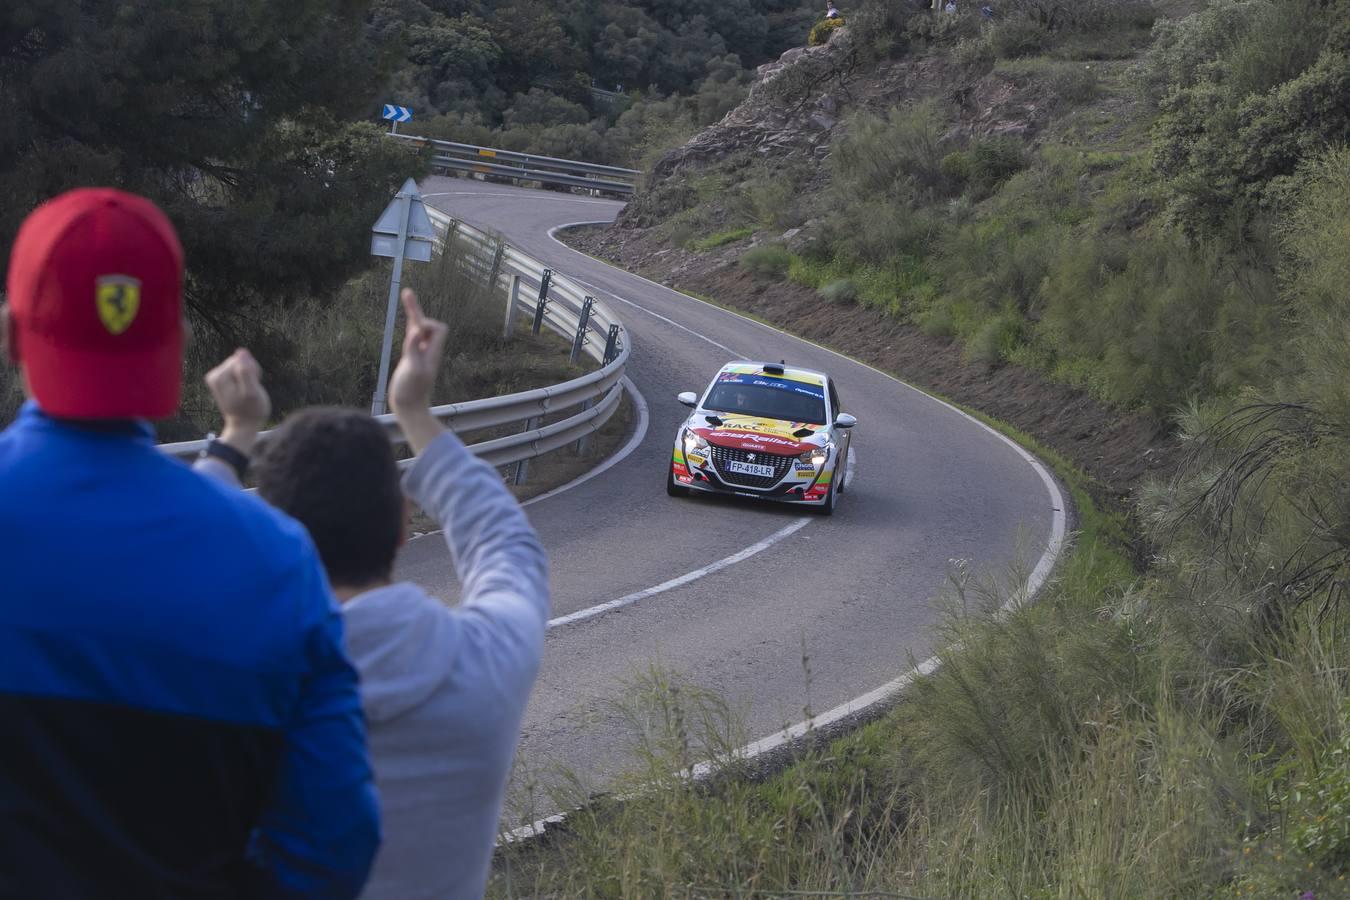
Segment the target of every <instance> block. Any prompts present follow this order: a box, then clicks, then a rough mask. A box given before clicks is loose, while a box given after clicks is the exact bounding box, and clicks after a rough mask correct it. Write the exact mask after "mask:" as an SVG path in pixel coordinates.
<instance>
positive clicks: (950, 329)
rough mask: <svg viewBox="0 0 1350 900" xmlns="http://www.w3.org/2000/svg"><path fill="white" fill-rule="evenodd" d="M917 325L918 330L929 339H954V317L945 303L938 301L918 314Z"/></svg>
mask: <svg viewBox="0 0 1350 900" xmlns="http://www.w3.org/2000/svg"><path fill="white" fill-rule="evenodd" d="M918 323H919V330H920V331H922V332H923V333H924V334H926V335H928V336H929V337H935V338H954V337H956V317H955V316H954V315H953V314H952V308H951V306H950V305H949V304H948V303H947V302H945V301H941V300H940V301H938V302H937V303H935V304H933V305H932V306H931V307H929V308H928V309H926V310H924V311H923V312H921V313H919V316H918Z"/></svg>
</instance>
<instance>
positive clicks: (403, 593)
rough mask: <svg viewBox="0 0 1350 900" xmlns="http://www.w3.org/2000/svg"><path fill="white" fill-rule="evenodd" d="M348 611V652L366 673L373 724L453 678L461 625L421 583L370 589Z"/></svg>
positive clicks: (365, 698) (364, 690) (364, 694)
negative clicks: (424, 589) (452, 671)
mask: <svg viewBox="0 0 1350 900" xmlns="http://www.w3.org/2000/svg"><path fill="white" fill-rule="evenodd" d="M342 613H343V618H344V619H345V625H346V632H347V653H348V655H349V656H350V657H351V660H352V663H353V664H354V665H355V666H356V670H357V672H359V673H360V675H361V705H362V706H363V707H364V708H365V711H366V717H367V718H368V719H369V720H370V721H372V722H383V721H387V720H389V719H393V718H396V717H397V716H400V715H402V714H403V713H405V712H407V711H408V710H410V709H412V708H413V707H416V706H419V705H420V704H422V703H423V702H425V701H426V700H427V698H428V697H430V696H431V695H432V694H433V693H435V691H436V690H437V689H438V688H439V687H440V686H441V685H442V684H444V683H445V682H446V680H447V679H448V678H449V677H450V673H451V670H452V669H453V667H454V664H455V658H456V656H457V655H458V650H459V638H460V629H459V625H458V623H457V622H456V621H455V617H454V616H452V615H450V614H449V613H450V610H449V609H448V608H447V607H446V606H445V605H444V604H442V603H440V602H439V601H437V600H435V599H433V598H431V597H430V596H428V595H427V593H426V592H425V591H423V590H422V589H421V588H419V587H418V586H417V585H415V584H411V583H408V582H404V583H401V584H393V585H390V586H389V587H384V588H378V589H377V590H373V591H367V592H366V593H364V594H361V595H359V596H357V597H356V598H355V599H353V600H351V601H350V602H348V603H347V604H346V605H345V606H343V608H342Z"/></svg>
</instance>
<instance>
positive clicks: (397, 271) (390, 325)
mask: <svg viewBox="0 0 1350 900" xmlns="http://www.w3.org/2000/svg"><path fill="white" fill-rule="evenodd" d="M398 200H399V204H400V206H399V228H398V247H397V252H395V254H394V277H393V279H392V280H391V281H390V284H389V310H388V312H386V313H385V317H384V347H383V348H382V349H381V351H380V377H379V381H378V382H376V385H375V398H374V401H373V402H372V403H371V405H370V414H371V415H372V416H382V415H384V414H385V413H386V412H388V411H389V410H388V404H387V403H386V399H387V392H388V388H389V358H390V356H392V355H393V350H394V320H395V317H396V316H397V315H398V291H399V282H400V281H401V280H402V279H403V254H404V253H406V252H407V249H408V220H409V219H410V218H411V217H412V198H411V197H409V196H408V194H407V193H406V192H403V191H400V192H399V195H398Z"/></svg>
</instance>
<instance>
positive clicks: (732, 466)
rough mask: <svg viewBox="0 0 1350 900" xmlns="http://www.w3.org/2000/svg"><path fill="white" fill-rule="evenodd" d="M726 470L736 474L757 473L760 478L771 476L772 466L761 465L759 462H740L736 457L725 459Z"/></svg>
mask: <svg viewBox="0 0 1350 900" xmlns="http://www.w3.org/2000/svg"><path fill="white" fill-rule="evenodd" d="M727 470H728V471H730V472H735V473H736V474H737V475H758V476H759V477H760V478H772V477H773V466H761V465H760V464H759V463H748V462H741V461H740V460H738V459H731V460H727Z"/></svg>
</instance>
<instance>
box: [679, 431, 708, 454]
mask: <svg viewBox="0 0 1350 900" xmlns="http://www.w3.org/2000/svg"><path fill="white" fill-rule="evenodd" d="M707 449H708V442H707V441H706V440H704V439H703V438H702V437H701V436H700V435H697V434H695V433H694V432H692V431H690V430H689V429H687V428H686V429H685V431H684V452H685V453H697V452H698V451H700V450H707Z"/></svg>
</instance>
